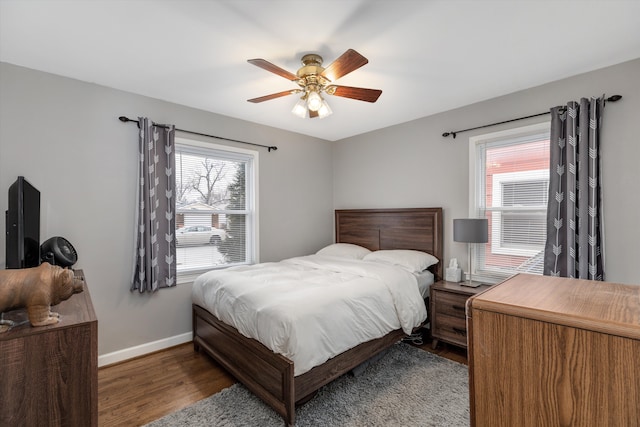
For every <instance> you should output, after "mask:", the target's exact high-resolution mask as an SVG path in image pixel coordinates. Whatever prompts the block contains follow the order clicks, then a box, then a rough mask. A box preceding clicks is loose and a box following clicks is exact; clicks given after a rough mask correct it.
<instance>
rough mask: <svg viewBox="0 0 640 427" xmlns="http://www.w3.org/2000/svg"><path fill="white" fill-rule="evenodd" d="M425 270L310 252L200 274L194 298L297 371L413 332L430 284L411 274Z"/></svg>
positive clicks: (424, 275)
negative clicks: (379, 340)
mask: <svg viewBox="0 0 640 427" xmlns="http://www.w3.org/2000/svg"><path fill="white" fill-rule="evenodd" d="M382 252H386V251H381V252H380V254H382ZM398 252H399V251H394V253H393V254H392V255H394V256H397V255H398ZM403 252H405V254H406V252H409V251H403ZM412 252H415V251H412ZM319 253H321V251H320V252H319ZM405 254H403V255H405ZM417 255H419V256H420V254H417ZM423 255H424V256H427V254H423ZM375 256H376V257H377V256H378V253H376V254H375ZM429 256H430V255H429ZM403 259H404V258H403ZM422 268H423V266H422V265H419V266H418V267H416V268H413V265H412V268H410V269H408V268H406V267H405V268H403V267H400V266H398V265H392V263H382V262H380V261H379V260H373V261H367V260H361V259H355V258H351V257H344V256H331V255H323V254H315V255H309V256H304V257H296V258H290V259H287V260H284V261H281V262H278V263H263V264H257V265H253V266H242V267H235V268H229V269H226V270H216V271H211V272H208V273H205V274H203V275H201V276H200V277H198V278H197V279H196V281H195V282H194V285H193V290H192V300H193V303H194V304H196V305H198V306H201V307H203V308H205V309H206V310H208V311H209V312H210V313H211V314H213V315H214V316H216V317H217V318H218V319H220V320H221V321H222V322H224V323H226V324H228V325H230V326H233V327H234V328H235V329H237V330H238V332H240V333H241V334H242V335H244V336H246V337H248V338H253V339H255V340H257V341H259V342H261V343H262V344H263V345H265V346H266V347H267V348H269V349H271V350H272V351H273V352H275V353H278V354H281V355H283V356H284V357H286V358H288V359H290V360H292V361H293V362H294V366H295V370H294V375H300V374H303V373H305V372H307V371H309V370H310V369H312V368H313V367H315V366H318V365H321V364H322V363H324V362H325V361H327V360H329V359H330V358H332V357H334V356H336V355H338V354H340V353H343V352H344V351H346V350H348V349H350V348H353V347H355V346H356V345H358V344H360V343H362V342H366V341H369V340H373V339H376V338H380V337H382V336H384V335H386V334H388V333H389V332H391V331H393V330H397V329H402V330H403V331H404V332H405V333H406V334H411V333H412V331H413V329H414V328H416V327H418V326H420V325H421V324H422V323H423V322H424V321H425V320H426V318H427V312H426V308H425V304H424V296H423V295H428V289H429V286H430V284H431V283H433V274H432V273H431V272H429V271H428V270H424V271H420V272H418V271H413V270H415V269H422ZM424 268H426V267H424ZM410 270H412V271H410ZM425 292H427V293H425ZM327 313H330V315H329V316H328V315H327Z"/></svg>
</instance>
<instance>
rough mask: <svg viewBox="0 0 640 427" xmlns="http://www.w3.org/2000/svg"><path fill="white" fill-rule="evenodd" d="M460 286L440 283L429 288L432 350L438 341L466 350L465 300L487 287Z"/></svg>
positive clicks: (459, 284)
mask: <svg viewBox="0 0 640 427" xmlns="http://www.w3.org/2000/svg"><path fill="white" fill-rule="evenodd" d="M462 285H463V283H454V282H446V281H440V282H437V283H434V284H433V285H432V286H431V296H430V300H431V310H430V314H431V337H432V338H433V341H432V343H431V346H432V347H433V348H434V349H435V348H436V347H437V346H438V342H439V341H444V342H447V343H449V344H454V345H457V346H459V347H463V348H467V321H466V317H465V305H466V303H467V299H468V298H469V297H471V296H473V295H476V294H478V293H480V292H482V291H484V290H486V289H488V288H489V285H479V286H477V287H473V288H471V287H468V286H462Z"/></svg>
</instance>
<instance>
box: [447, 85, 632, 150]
mask: <svg viewBox="0 0 640 427" xmlns="http://www.w3.org/2000/svg"><path fill="white" fill-rule="evenodd" d="M621 99H622V95H612V96H610V97H609V98H607V99H606V101H609V102H616V101H620V100H621ZM546 114H551V110H549V111H547V112H546V113H538V114H532V115H530V116H525V117H518V118H517V119H511V120H505V121H504V122H497V123H491V124H489V125H482V126H477V127H474V128H469V129H463V130H454V131H451V132H445V133H443V134H442V136H443V137H445V138H446V137H448V136H449V135H451V136H453V139H456V135H457V134H459V133H462V132H468V131H470V130H476V129H482V128H488V127H491V126H496V125H501V124H503V123H511V122H515V121H518V120H524V119H530V118H531V117H538V116H544V115H546Z"/></svg>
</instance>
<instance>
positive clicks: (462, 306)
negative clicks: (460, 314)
mask: <svg viewBox="0 0 640 427" xmlns="http://www.w3.org/2000/svg"><path fill="white" fill-rule="evenodd" d="M451 307H453V309H454V310H462V311H464V305H455V304H454V305H452V306H451Z"/></svg>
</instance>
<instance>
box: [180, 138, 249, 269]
mask: <svg viewBox="0 0 640 427" xmlns="http://www.w3.org/2000/svg"><path fill="white" fill-rule="evenodd" d="M257 161H258V155H257V152H255V151H251V150H243V149H237V148H231V147H225V146H219V145H214V144H209V143H203V142H200V141H193V140H187V139H182V138H176V177H175V179H176V258H177V268H178V276H179V277H180V279H181V281H188V280H191V279H192V278H193V277H195V276H196V275H197V274H200V273H202V272H204V271H207V270H211V269H214V268H223V267H228V266H231V265H238V264H250V263H253V262H255V260H256V248H257V244H256V231H255V229H256V226H255V224H256V223H257V219H256V212H257V209H256V200H257V198H256V182H255V177H256V175H257Z"/></svg>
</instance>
